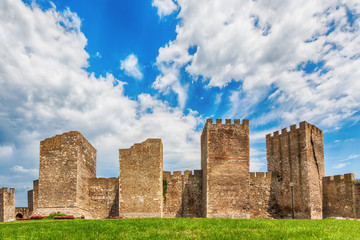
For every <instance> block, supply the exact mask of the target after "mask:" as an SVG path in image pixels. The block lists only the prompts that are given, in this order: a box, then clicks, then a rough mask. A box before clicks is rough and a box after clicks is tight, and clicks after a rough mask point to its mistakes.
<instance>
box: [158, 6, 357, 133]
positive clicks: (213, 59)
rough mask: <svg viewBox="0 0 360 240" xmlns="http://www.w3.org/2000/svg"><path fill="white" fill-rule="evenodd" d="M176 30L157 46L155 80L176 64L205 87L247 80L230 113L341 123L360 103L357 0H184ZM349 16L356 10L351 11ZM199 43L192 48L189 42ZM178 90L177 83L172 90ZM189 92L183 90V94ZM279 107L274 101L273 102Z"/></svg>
mask: <svg viewBox="0 0 360 240" xmlns="http://www.w3.org/2000/svg"><path fill="white" fill-rule="evenodd" d="M177 4H178V6H179V8H180V12H179V14H178V18H180V20H181V21H180V23H179V24H178V26H177V28H176V33H177V37H176V39H175V40H172V41H170V42H168V44H166V45H165V46H164V47H162V48H160V49H159V55H158V57H157V63H156V64H157V66H158V68H159V70H160V72H161V73H160V75H159V76H158V78H157V79H156V82H155V84H154V86H155V88H157V89H159V90H160V91H162V93H164V94H166V92H165V91H164V90H165V89H169V90H172V91H174V89H173V85H174V83H175V82H177V83H180V82H181V81H180V76H181V74H179V71H181V70H182V69H184V68H185V71H186V72H187V73H188V74H189V75H191V76H192V78H193V79H195V80H196V79H202V81H204V82H205V83H206V84H207V86H208V87H220V88H223V87H225V86H227V85H228V84H229V83H230V82H231V81H238V82H242V84H241V87H240V88H239V89H236V90H234V92H233V94H232V95H231V97H230V99H229V100H230V103H231V104H230V105H231V108H230V109H229V111H228V112H227V113H226V117H230V118H231V117H234V116H237V117H249V116H251V114H253V113H254V111H256V107H257V106H258V105H259V103H262V102H266V103H267V108H263V109H262V112H263V113H262V114H258V115H257V117H256V119H254V120H253V121H252V124H253V125H254V126H256V125H264V124H267V123H269V122H272V121H281V122H282V125H285V126H286V125H289V124H293V123H296V122H299V121H301V120H304V119H305V120H307V121H309V122H312V123H314V124H317V125H319V126H320V127H334V126H335V127H336V126H337V125H339V124H340V122H341V121H342V120H343V119H346V118H350V117H351V116H353V115H354V114H356V113H358V111H359V109H360V94H358V93H359V92H360V81H358V79H359V78H360V68H359V67H358V66H359V65H360V18H359V17H358V16H359V14H360V4H359V3H358V2H356V1H337V0H320V1H306V2H303V1H295V0H291V1H285V2H284V1H277V0H270V1H263V0H260V1H238V0H225V1H216V0H206V1H205V0H198V1H192V0H179V1H177ZM350 16H351V17H350ZM194 46H196V51H195V53H193V54H192V55H190V54H189V49H194ZM174 92H175V91H174ZM184 99H186V98H184ZM270 106H272V107H274V108H272V107H270Z"/></svg>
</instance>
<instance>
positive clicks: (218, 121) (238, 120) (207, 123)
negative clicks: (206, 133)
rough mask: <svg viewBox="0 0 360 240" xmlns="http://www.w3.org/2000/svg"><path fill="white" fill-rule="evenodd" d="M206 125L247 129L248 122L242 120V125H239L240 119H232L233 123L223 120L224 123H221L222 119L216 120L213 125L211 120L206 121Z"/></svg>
mask: <svg viewBox="0 0 360 240" xmlns="http://www.w3.org/2000/svg"><path fill="white" fill-rule="evenodd" d="M206 125H235V126H242V127H249V120H248V119H243V121H242V123H240V119H234V122H233V123H232V122H231V119H225V123H223V120H222V119H216V122H215V123H213V119H212V118H208V119H206Z"/></svg>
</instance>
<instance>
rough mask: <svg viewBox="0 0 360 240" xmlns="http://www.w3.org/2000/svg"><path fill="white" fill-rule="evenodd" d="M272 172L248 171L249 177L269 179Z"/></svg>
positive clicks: (252, 178)
mask: <svg viewBox="0 0 360 240" xmlns="http://www.w3.org/2000/svg"><path fill="white" fill-rule="evenodd" d="M271 178H272V173H271V172H250V179H251V180H257V179H269V180H271Z"/></svg>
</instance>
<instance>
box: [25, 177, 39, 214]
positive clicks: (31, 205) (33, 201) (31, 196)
mask: <svg viewBox="0 0 360 240" xmlns="http://www.w3.org/2000/svg"><path fill="white" fill-rule="evenodd" d="M38 196H39V180H34V181H33V189H31V190H29V191H28V192H27V200H28V209H29V211H28V215H29V216H31V215H32V213H33V212H36V210H37V204H38Z"/></svg>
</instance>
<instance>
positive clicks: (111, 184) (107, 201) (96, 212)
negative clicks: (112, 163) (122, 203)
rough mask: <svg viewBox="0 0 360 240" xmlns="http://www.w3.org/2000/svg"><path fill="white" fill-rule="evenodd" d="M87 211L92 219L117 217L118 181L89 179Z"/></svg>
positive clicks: (116, 179)
mask: <svg viewBox="0 0 360 240" xmlns="http://www.w3.org/2000/svg"><path fill="white" fill-rule="evenodd" d="M89 198H90V201H89V204H88V206H89V207H88V210H89V212H91V213H92V216H93V218H109V217H111V216H119V208H118V204H119V179H118V178H92V179H90V189H89Z"/></svg>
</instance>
